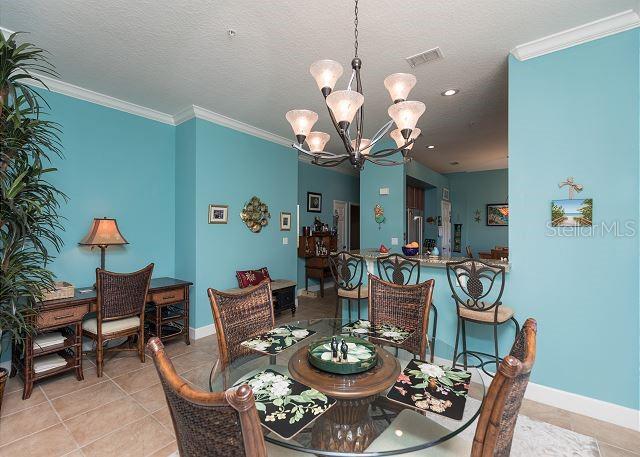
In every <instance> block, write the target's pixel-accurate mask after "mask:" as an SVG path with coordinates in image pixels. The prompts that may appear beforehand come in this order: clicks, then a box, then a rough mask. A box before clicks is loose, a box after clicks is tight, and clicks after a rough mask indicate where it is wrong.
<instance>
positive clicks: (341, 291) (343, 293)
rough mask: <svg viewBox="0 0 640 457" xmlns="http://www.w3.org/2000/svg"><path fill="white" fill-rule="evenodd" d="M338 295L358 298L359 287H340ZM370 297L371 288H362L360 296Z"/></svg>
mask: <svg viewBox="0 0 640 457" xmlns="http://www.w3.org/2000/svg"><path fill="white" fill-rule="evenodd" d="M338 296H339V297H344V298H355V299H357V298H358V289H353V290H346V289H338ZM368 297H369V289H368V288H366V287H361V288H360V298H368Z"/></svg>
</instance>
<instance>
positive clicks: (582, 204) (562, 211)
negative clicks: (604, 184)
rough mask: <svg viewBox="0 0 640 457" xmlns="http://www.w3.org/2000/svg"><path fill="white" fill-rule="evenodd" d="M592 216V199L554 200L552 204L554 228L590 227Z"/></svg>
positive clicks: (552, 223)
mask: <svg viewBox="0 0 640 457" xmlns="http://www.w3.org/2000/svg"><path fill="white" fill-rule="evenodd" d="M592 214H593V199H592V198H582V199H580V198H576V199H567V200H553V201H552V202H551V225H552V226H553V227H590V226H591V224H592V222H591V221H592Z"/></svg>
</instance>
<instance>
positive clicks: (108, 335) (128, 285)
mask: <svg viewBox="0 0 640 457" xmlns="http://www.w3.org/2000/svg"><path fill="white" fill-rule="evenodd" d="M152 273H153V264H152V263H151V264H149V265H147V266H146V267H145V268H143V269H142V270H139V271H135V272H133V273H114V272H111V271H107V270H102V269H100V268H96V295H97V298H96V303H97V304H96V316H95V317H91V318H89V319H85V320H84V321H83V322H82V334H83V335H84V336H87V337H89V338H91V339H92V340H94V341H95V346H96V348H95V354H96V369H97V372H98V377H101V376H102V372H103V368H104V353H105V351H137V352H138V356H139V357H140V361H141V362H144V307H145V304H146V301H147V292H148V290H149V282H150V281H151V274H152ZM136 336H137V338H138V341H137V347H135V348H132V347H130V345H128V346H127V347H123V346H122V345H120V346H117V347H114V348H109V349H105V347H104V343H105V342H106V341H109V340H114V339H119V338H128V339H129V342H130V341H131V339H132V338H133V337H136Z"/></svg>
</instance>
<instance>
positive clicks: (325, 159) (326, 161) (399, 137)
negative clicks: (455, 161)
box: [285, 0, 425, 170]
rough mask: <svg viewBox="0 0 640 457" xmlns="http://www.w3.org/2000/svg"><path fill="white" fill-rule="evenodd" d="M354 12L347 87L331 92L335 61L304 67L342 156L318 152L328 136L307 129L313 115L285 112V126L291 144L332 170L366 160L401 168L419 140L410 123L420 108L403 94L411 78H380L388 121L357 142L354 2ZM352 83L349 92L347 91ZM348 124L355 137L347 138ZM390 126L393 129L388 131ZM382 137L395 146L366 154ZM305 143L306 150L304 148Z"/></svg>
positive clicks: (360, 99) (360, 126)
mask: <svg viewBox="0 0 640 457" xmlns="http://www.w3.org/2000/svg"><path fill="white" fill-rule="evenodd" d="M354 13H355V20H354V38H355V40H354V49H355V53H354V57H353V60H351V68H352V72H351V78H350V79H349V83H348V84H347V89H346V90H335V91H334V90H333V88H334V87H335V85H336V82H337V81H338V78H340V76H342V73H343V69H342V65H340V64H339V63H338V62H336V61H335V60H319V61H317V62H314V63H313V64H311V67H310V68H309V72H310V73H311V75H312V76H313V77H314V79H315V80H316V84H317V85H318V89H320V92H322V95H323V96H324V99H325V103H326V105H327V109H328V111H329V117H330V118H331V122H332V123H333V126H334V127H335V129H336V131H337V132H338V136H339V137H340V139H341V140H342V144H343V145H344V148H345V150H346V153H344V154H334V153H331V152H326V151H324V147H325V145H326V144H327V143H328V142H329V139H330V136H329V134H328V133H324V132H317V131H311V129H312V128H313V125H314V124H315V123H316V122H317V120H318V114H317V113H315V112H313V111H310V110H306V109H295V110H291V111H289V112H287V114H286V116H285V117H286V119H287V121H289V123H290V124H291V128H292V129H293V133H294V134H295V137H296V141H297V143H294V144H293V145H292V146H293V147H294V148H295V149H297V150H298V151H300V152H302V153H303V154H305V155H307V156H310V157H311V163H313V164H315V165H320V166H323V167H335V166H338V165H340V164H341V163H343V162H345V161H347V160H348V161H349V162H350V163H351V165H353V167H354V168H356V169H358V170H361V169H362V168H364V165H365V163H366V161H369V162H372V163H374V164H376V165H386V166H389V165H401V164H403V163H405V162H408V161H409V160H411V159H410V158H409V157H408V156H407V154H408V152H409V151H410V150H411V148H412V147H413V143H414V142H415V140H416V139H417V138H418V136H420V129H419V128H416V124H417V123H418V119H419V118H420V116H422V114H423V113H424V112H425V105H424V103H422V102H418V101H408V100H407V97H408V95H409V92H410V91H411V89H413V86H415V84H416V77H415V76H414V75H411V74H408V73H394V74H392V75H389V76H387V77H386V78H385V80H384V86H385V88H386V89H387V91H388V92H389V95H390V96H391V100H392V101H393V104H392V105H391V106H390V107H389V109H388V110H387V112H388V114H389V117H391V120H390V121H388V122H387V123H386V124H384V125H383V126H382V127H381V128H380V129H379V130H378V131H377V133H376V134H375V135H374V136H373V137H371V138H363V132H364V95H363V91H362V82H361V80H360V70H361V68H362V60H361V59H360V58H359V57H358V0H355V8H354ZM354 82H355V90H354V89H352V86H353V84H354ZM354 119H355V122H354ZM354 123H355V136H352V126H353V124H354ZM394 124H395V126H396V128H395V130H391V129H392V127H393V126H394ZM387 133H388V134H389V136H390V137H391V138H392V139H393V140H394V141H395V143H396V147H395V148H389V149H382V150H378V151H376V152H371V151H372V149H373V146H374V145H375V144H376V143H377V142H378V141H380V140H381V139H382V138H384V136H385V135H386V134H387ZM305 142H306V144H307V147H308V148H309V149H308V150H307V149H305V148H304V143H305ZM397 153H400V154H401V158H400V157H397V156H396V157H395V158H391V157H390V156H393V155H394V154H397ZM396 159H397V160H396Z"/></svg>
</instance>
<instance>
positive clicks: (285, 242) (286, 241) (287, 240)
mask: <svg viewBox="0 0 640 457" xmlns="http://www.w3.org/2000/svg"><path fill="white" fill-rule="evenodd" d="M282 244H289V238H288V237H286V236H283V237H282Z"/></svg>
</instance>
